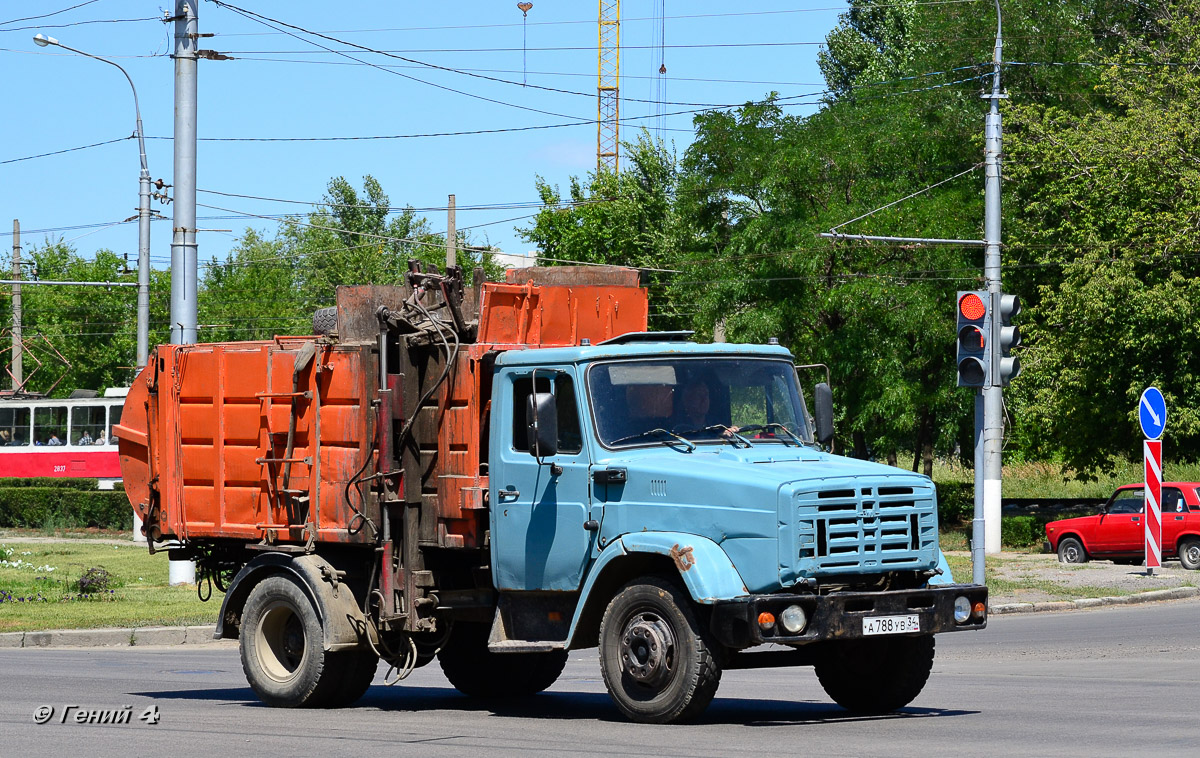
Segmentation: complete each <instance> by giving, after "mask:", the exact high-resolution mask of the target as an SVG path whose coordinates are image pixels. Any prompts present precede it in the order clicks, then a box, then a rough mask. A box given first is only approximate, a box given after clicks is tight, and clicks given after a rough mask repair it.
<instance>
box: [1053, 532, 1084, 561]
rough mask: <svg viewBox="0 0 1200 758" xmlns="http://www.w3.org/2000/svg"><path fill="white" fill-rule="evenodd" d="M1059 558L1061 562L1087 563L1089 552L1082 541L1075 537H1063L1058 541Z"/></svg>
mask: <svg viewBox="0 0 1200 758" xmlns="http://www.w3.org/2000/svg"><path fill="white" fill-rule="evenodd" d="M1058 560H1059V561H1060V562H1061V563H1087V562H1088V554H1087V551H1086V550H1084V549H1083V543H1082V542H1080V541H1079V540H1077V539H1075V538H1074V537H1063V538H1062V540H1060V541H1059V543H1058Z"/></svg>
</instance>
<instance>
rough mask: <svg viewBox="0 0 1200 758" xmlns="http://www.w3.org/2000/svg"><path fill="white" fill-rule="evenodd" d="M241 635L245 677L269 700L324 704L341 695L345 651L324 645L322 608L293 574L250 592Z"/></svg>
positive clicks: (299, 704) (265, 581) (268, 580)
mask: <svg viewBox="0 0 1200 758" xmlns="http://www.w3.org/2000/svg"><path fill="white" fill-rule="evenodd" d="M239 638H240V639H239V647H240V650H241V656H242V670H243V671H245V672H246V680H247V681H248V682H249V683H250V687H251V688H253V689H254V692H255V694H257V695H258V697H259V698H260V699H261V700H262V701H263V702H264V703H266V704H267V705H273V706H277V707H281V708H298V707H305V706H307V707H316V706H323V705H325V704H326V702H327V701H329V700H330V699H331V698H334V696H335V695H337V694H338V692H339V686H340V685H341V678H342V674H343V671H342V670H341V669H342V668H343V665H344V664H345V663H346V662H347V661H348V659H346V658H344V657H342V656H344V655H346V654H345V653H341V654H339V653H328V652H326V651H325V650H324V637H323V633H322V630H321V620H320V619H319V618H318V617H317V611H316V609H315V608H313V606H312V603H311V602H310V601H309V599H308V596H307V595H306V594H305V593H304V591H303V590H302V589H300V587H299V586H298V585H297V584H296V582H295V581H294V580H292V579H291V578H290V577H287V576H283V575H277V576H269V577H267V578H266V579H263V580H262V581H261V582H259V583H258V585H256V586H255V587H254V589H253V590H251V591H250V596H249V597H248V598H247V599H246V607H245V609H244V610H243V613H242V626H241V631H240V634H239ZM359 694H360V695H361V694H362V693H361V692H360V693H359ZM356 699H357V698H356Z"/></svg>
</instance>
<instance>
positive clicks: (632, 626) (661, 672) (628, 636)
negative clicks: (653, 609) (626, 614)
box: [621, 613, 675, 687]
mask: <svg viewBox="0 0 1200 758" xmlns="http://www.w3.org/2000/svg"><path fill="white" fill-rule="evenodd" d="M674 659H675V635H674V634H673V633H672V632H671V627H670V626H669V625H668V624H667V623H666V622H665V621H663V620H662V619H661V618H659V617H658V616H656V615H654V614H652V613H640V614H638V615H636V616H634V617H633V618H631V619H630V620H629V622H628V623H627V624H626V625H625V631H624V633H623V634H622V635H621V668H622V669H623V670H624V671H625V673H626V674H628V675H629V676H630V678H631V679H633V680H634V681H635V682H638V683H639V684H643V685H646V686H647V687H656V686H659V685H661V684H663V683H664V682H666V681H667V680H668V679H669V678H670V676H671V668H672V666H673V664H674Z"/></svg>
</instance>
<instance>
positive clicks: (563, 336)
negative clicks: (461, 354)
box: [479, 284, 649, 348]
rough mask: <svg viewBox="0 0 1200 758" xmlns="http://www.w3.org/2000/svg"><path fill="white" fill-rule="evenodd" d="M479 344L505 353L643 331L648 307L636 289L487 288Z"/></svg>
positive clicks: (643, 295) (525, 286) (637, 288)
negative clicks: (495, 347) (523, 348)
mask: <svg viewBox="0 0 1200 758" xmlns="http://www.w3.org/2000/svg"><path fill="white" fill-rule="evenodd" d="M483 302H484V308H483V315H482V317H481V318H480V324H479V342H480V343H484V344H490V345H495V346H503V347H506V348H518V347H562V346H568V345H578V344H580V342H581V341H582V340H583V339H585V338H586V339H589V340H591V341H592V342H593V343H595V342H600V341H603V340H606V339H610V338H612V337H616V336H619V335H621V334H626V333H628V332H640V331H645V330H646V327H647V324H648V323H649V301H648V300H647V297H646V290H645V289H643V288H640V287H597V286H578V287H565V286H563V287H539V286H537V285H533V284H522V285H516V284H487V285H484V288H483Z"/></svg>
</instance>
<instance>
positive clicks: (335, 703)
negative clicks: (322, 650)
mask: <svg viewBox="0 0 1200 758" xmlns="http://www.w3.org/2000/svg"><path fill="white" fill-rule="evenodd" d="M330 658H331V659H332V660H330V662H329V663H328V664H327V666H328V667H329V669H330V671H331V673H332V674H333V675H335V676H336V677H337V679H338V682H337V685H336V687H334V688H333V691H332V692H330V693H329V695H328V697H327V698H326V699H325V701H324V702H322V703H319V705H323V706H325V707H326V708H344V707H346V706H348V705H354V704H355V703H357V702H358V700H359V698H361V697H362V696H363V695H365V694H367V688H368V687H370V686H371V682H372V681H374V679H375V671H376V669H378V668H379V656H377V655H375V653H374V652H373V651H371V650H350V651H347V652H342V653H333V654H331V655H330Z"/></svg>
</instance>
